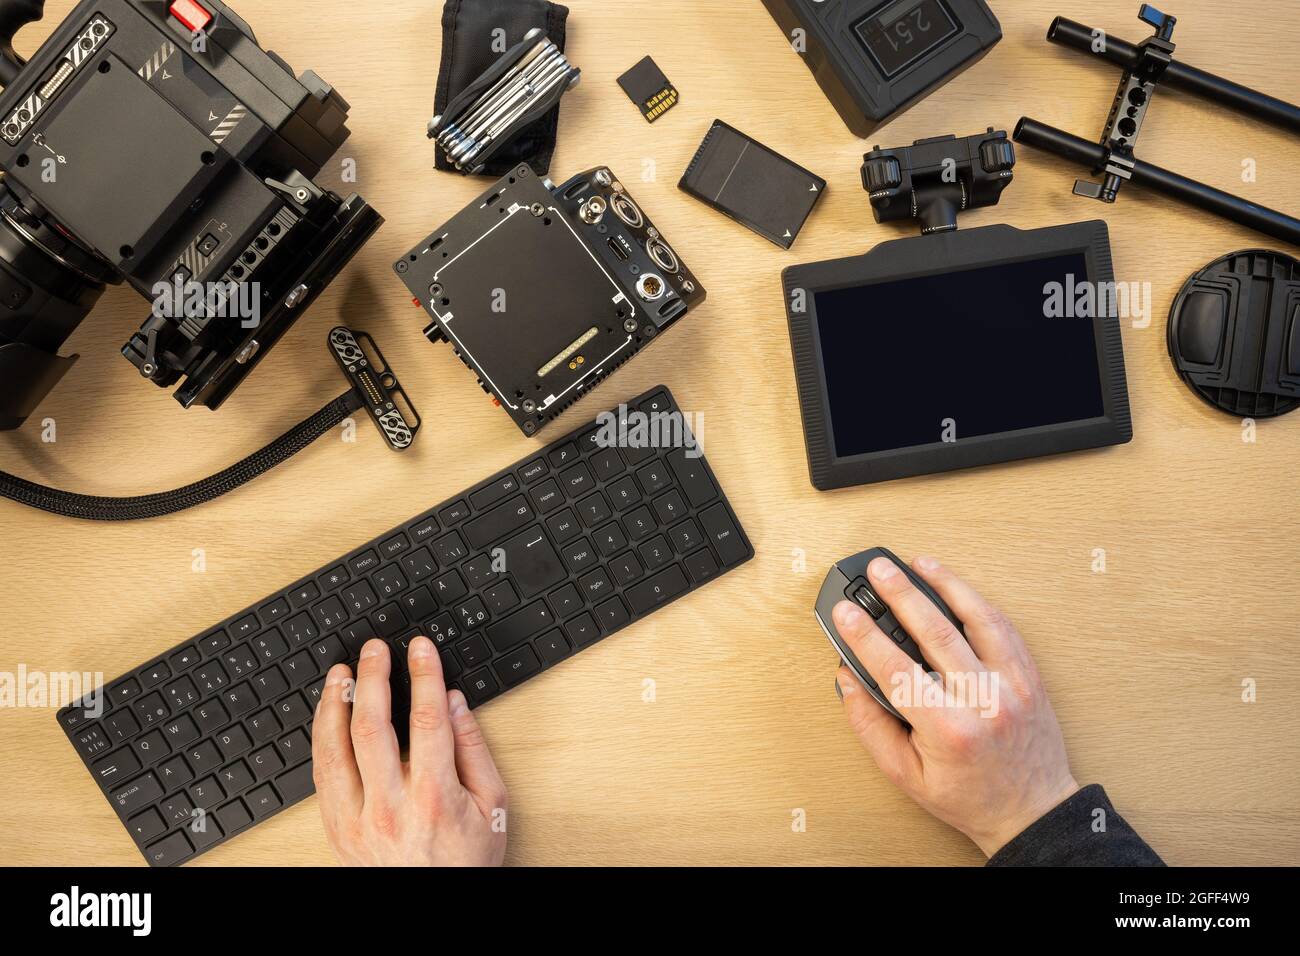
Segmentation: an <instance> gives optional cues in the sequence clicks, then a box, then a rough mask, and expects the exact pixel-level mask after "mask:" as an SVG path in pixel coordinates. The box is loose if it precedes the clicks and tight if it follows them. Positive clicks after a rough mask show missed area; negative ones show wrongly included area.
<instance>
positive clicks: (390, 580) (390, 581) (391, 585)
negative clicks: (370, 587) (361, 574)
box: [373, 564, 406, 600]
mask: <svg viewBox="0 0 1300 956" xmlns="http://www.w3.org/2000/svg"><path fill="white" fill-rule="evenodd" d="M373 580H374V582H375V590H376V591H378V592H379V597H380V600H383V599H385V598H391V597H396V596H397V595H399V594H401V593H402V592H403V591H405V590H406V578H404V577H402V572H401V571H399V570H398V568H397V565H395V564H390V565H389V566H388V567H386V568H384V569H383V570H381V571H379V572H378V573H376V574H375V576H374V578H373Z"/></svg>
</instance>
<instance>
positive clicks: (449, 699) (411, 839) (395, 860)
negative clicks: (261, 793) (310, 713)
mask: <svg viewBox="0 0 1300 956" xmlns="http://www.w3.org/2000/svg"><path fill="white" fill-rule="evenodd" d="M407 661H408V665H409V667H410V672H411V718H410V733H411V740H410V753H409V756H410V760H409V762H407V763H403V762H402V758H401V752H400V750H399V747H398V742H397V734H396V732H395V731H394V729H393V724H392V717H391V713H392V711H391V708H392V701H391V692H390V689H389V683H388V681H389V674H390V669H391V660H390V658H389V651H388V645H387V644H385V643H384V642H383V641H379V640H372V641H369V642H367V643H366V645H365V646H364V647H363V648H362V649H361V659H360V661H358V663H357V678H356V683H355V693H353V692H352V691H353V686H354V685H353V683H352V680H351V678H352V671H351V669H350V668H349V667H348V666H347V665H346V664H336V665H334V667H332V668H330V671H329V674H328V676H327V677H326V680H325V688H324V693H323V694H322V695H321V702H320V706H319V707H318V708H317V711H316V717H315V721H314V723H313V725H312V757H313V763H314V777H315V781H316V793H317V796H318V798H319V802H320V809H321V816H322V818H323V819H324V821H325V833H326V836H327V837H328V839H329V842H330V846H331V847H332V848H333V849H334V853H335V855H337V856H338V858H339V860H340V861H341V862H342V863H344V864H346V865H349V866H497V865H500V863H501V861H502V860H503V859H504V858H505V852H506V829H505V825H506V816H505V814H506V788H505V784H504V783H503V782H502V780H501V775H500V774H499V773H498V772H497V768H496V764H495V763H493V761H492V755H491V754H490V753H489V752H488V748H487V744H486V743H485V742H484V740H483V734H482V732H481V731H480V730H479V726H478V721H476V720H475V719H474V715H473V714H472V713H471V712H470V710H469V707H468V706H467V705H466V703H465V697H464V695H463V694H461V693H460V691H452V692H451V693H450V694H449V693H448V692H447V690H446V687H445V684H444V681H443V675H442V663H441V661H440V660H439V657H438V652H437V650H436V649H435V648H434V646H433V642H432V641H430V640H429V639H428V638H425V637H417V638H415V639H413V640H412V641H411V643H410V649H409V652H408V656H407Z"/></svg>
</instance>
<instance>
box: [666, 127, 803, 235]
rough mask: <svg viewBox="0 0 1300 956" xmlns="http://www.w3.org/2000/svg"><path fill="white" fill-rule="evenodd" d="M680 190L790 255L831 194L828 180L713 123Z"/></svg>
mask: <svg viewBox="0 0 1300 956" xmlns="http://www.w3.org/2000/svg"><path fill="white" fill-rule="evenodd" d="M677 185H678V187H679V188H680V189H681V190H682V191H683V192H686V193H689V194H690V195H692V196H694V197H695V198H696V199H698V200H700V201H701V202H703V203H705V204H707V205H709V206H712V207H713V208H714V209H716V210H718V212H720V213H723V214H724V215H726V216H730V217H731V218H732V219H734V220H736V222H738V223H740V224H741V225H743V226H747V227H748V228H750V229H752V230H753V231H754V232H756V233H758V234H759V235H760V236H762V237H763V238H764V239H768V240H770V241H772V242H774V243H776V244H777V245H778V246H780V247H781V248H782V249H789V248H790V247H791V246H793V245H794V241H795V239H796V238H798V236H799V231H800V230H801V229H802V228H803V224H804V223H805V222H807V220H808V217H809V216H810V215H811V214H812V211H813V208H814V207H815V206H816V205H817V203H818V201H819V200H820V199H821V198H822V194H823V193H825V192H826V180H824V179H822V178H821V177H820V176H815V175H813V174H812V173H810V172H809V171H808V170H806V169H804V168H803V167H802V166H800V165H798V164H797V163H793V162H791V161H790V160H788V159H786V158H785V157H784V156H782V155H781V154H780V153H778V152H775V151H774V150H771V149H768V148H767V147H766V146H764V145H763V144H762V143H760V142H758V141H757V140H755V139H751V138H750V137H748V136H746V135H745V134H744V133H742V132H740V131H739V130H737V129H735V128H734V127H731V126H728V125H727V124H726V123H724V122H722V120H714V121H713V126H712V127H711V128H710V129H709V132H708V134H707V135H706V136H705V137H704V142H703V143H701V144H700V148H699V150H698V151H696V153H695V158H694V159H692V160H691V164H690V166H688V167H687V168H686V173H685V175H683V176H682V179H681V182H680V183H678V184H677Z"/></svg>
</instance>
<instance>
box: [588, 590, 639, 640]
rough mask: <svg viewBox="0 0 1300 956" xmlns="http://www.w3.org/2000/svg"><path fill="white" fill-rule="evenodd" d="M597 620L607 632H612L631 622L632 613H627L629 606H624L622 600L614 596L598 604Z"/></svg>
mask: <svg viewBox="0 0 1300 956" xmlns="http://www.w3.org/2000/svg"><path fill="white" fill-rule="evenodd" d="M596 620H597V621H598V622H599V623H600V626H601V627H602V628H604V629H605V633H606V634H610V633H613V632H614V631H617V630H618V629H619V628H620V627H623V626H624V625H625V624H628V623H630V622H631V620H632V615H630V614H628V613H627V608H626V607H624V606H623V602H622V601H620V600H619V599H618V598H617V597H612V598H610V599H609V600H608V601H605V602H604V603H603V604H598V605H597V606H596Z"/></svg>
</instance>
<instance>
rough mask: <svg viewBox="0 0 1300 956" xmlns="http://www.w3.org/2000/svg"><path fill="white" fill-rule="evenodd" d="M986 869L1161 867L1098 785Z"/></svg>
mask: <svg viewBox="0 0 1300 956" xmlns="http://www.w3.org/2000/svg"><path fill="white" fill-rule="evenodd" d="M1098 811H1101V812H1100V813H1099V812H1098ZM988 865H989V866H1164V865H1165V862H1164V860H1162V859H1160V857H1159V856H1157V855H1156V852H1155V850H1153V849H1151V847H1149V846H1147V844H1146V841H1145V840H1143V839H1142V838H1141V837H1140V836H1138V835H1137V833H1136V831H1134V829H1133V828H1132V827H1131V826H1129V825H1128V822H1127V821H1126V820H1125V819H1124V818H1123V817H1121V816H1120V815H1119V813H1118V811H1116V809H1115V808H1114V807H1113V806H1112V805H1111V802H1110V800H1109V799H1108V798H1107V796H1106V791H1105V790H1103V789H1102V788H1101V785H1100V784H1096V783H1094V784H1092V785H1091V786H1087V787H1084V788H1083V789H1082V790H1080V791H1079V792H1078V793H1076V794H1075V795H1074V796H1072V797H1070V799H1068V800H1066V801H1065V802H1064V803H1062V804H1060V805H1058V806H1057V807H1055V808H1054V809H1052V810H1049V811H1048V812H1047V813H1046V814H1044V815H1043V816H1042V817H1040V818H1039V819H1038V820H1037V821H1035V822H1034V823H1033V824H1031V825H1030V827H1029V829H1027V830H1025V832H1024V833H1022V834H1020V836H1018V837H1016V838H1015V839H1014V840H1012V841H1011V842H1010V843H1008V844H1007V845H1006V846H1004V847H1003V848H1002V849H1000V850H998V852H997V853H995V854H993V857H992V858H991V859H990V860H989V862H988Z"/></svg>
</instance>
